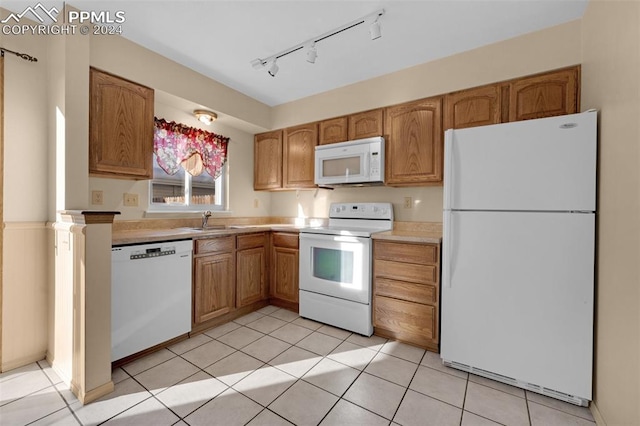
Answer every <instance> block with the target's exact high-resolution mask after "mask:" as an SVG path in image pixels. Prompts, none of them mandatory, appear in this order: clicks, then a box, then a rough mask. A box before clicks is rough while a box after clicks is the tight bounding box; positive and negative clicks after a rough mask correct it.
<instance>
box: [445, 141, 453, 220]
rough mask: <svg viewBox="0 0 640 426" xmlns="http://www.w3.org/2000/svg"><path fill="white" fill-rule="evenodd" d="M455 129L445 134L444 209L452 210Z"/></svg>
mask: <svg viewBox="0 0 640 426" xmlns="http://www.w3.org/2000/svg"><path fill="white" fill-rule="evenodd" d="M452 166H453V129H449V130H447V131H446V132H445V133H444V197H443V198H444V203H443V204H444V209H445V210H448V209H450V208H451V188H452V187H453V171H452V169H453V167H452Z"/></svg>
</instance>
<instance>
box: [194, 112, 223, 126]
mask: <svg viewBox="0 0 640 426" xmlns="http://www.w3.org/2000/svg"><path fill="white" fill-rule="evenodd" d="M193 115H195V116H196V118H197V119H198V121H200V122H201V123H204V124H206V125H207V126H208V125H209V124H211V123H213V122H214V121H216V119H217V118H218V114H216V113H215V112H213V111H208V110H206V109H197V110H195V111H193Z"/></svg>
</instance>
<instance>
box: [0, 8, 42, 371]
mask: <svg viewBox="0 0 640 426" xmlns="http://www.w3.org/2000/svg"><path fill="white" fill-rule="evenodd" d="M7 14H8V12H7V11H6V10H4V9H0V16H1V17H2V18H4V17H5V16H7ZM0 42H1V45H2V46H3V47H6V48H9V49H11V50H15V51H18V52H25V53H28V54H30V55H32V56H35V57H36V58H38V62H27V61H24V60H22V59H20V58H18V57H16V56H14V55H10V54H7V55H6V56H5V61H4V79H5V83H4V96H5V97H4V136H5V141H4V194H3V208H4V223H3V224H2V225H3V226H2V237H3V257H4V258H3V268H2V300H3V306H2V311H1V314H2V346H1V350H2V365H1V366H0V368H1V369H2V371H4V370H7V369H11V368H15V367H18V366H20V365H24V364H27V363H29V362H32V361H35V360H38V359H42V358H43V357H44V354H45V352H46V349H47V335H48V329H47V326H48V303H47V292H48V288H47V286H48V273H49V269H48V265H49V263H48V256H47V237H48V235H47V228H46V226H45V222H46V221H47V219H48V205H49V196H48V190H47V177H48V167H49V146H48V133H47V121H48V112H47V105H46V102H45V101H46V93H47V90H48V85H47V70H48V66H49V61H48V52H47V38H46V37H34V36H6V35H3V36H2V37H1V38H0Z"/></svg>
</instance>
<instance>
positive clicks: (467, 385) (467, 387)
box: [460, 373, 469, 426]
mask: <svg viewBox="0 0 640 426" xmlns="http://www.w3.org/2000/svg"><path fill="white" fill-rule="evenodd" d="M468 391H469V373H467V381H466V382H465V384H464V396H463V398H462V413H460V426H462V419H463V417H464V412H465V409H464V407H465V406H466V405H467V392H468Z"/></svg>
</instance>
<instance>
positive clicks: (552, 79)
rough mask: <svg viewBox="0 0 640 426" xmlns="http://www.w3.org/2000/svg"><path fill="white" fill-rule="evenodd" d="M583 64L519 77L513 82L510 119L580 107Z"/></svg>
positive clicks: (510, 90) (530, 117)
mask: <svg viewBox="0 0 640 426" xmlns="http://www.w3.org/2000/svg"><path fill="white" fill-rule="evenodd" d="M579 83H580V67H579V66H576V67H571V68H566V69H563V70H559V71H553V72H549V73H544V74H538V75H534V76H531V77H524V78H519V79H517V80H513V81H511V82H510V84H509V121H520V120H529V119H532V118H543V117H551V116H554V115H563V114H574V113H576V112H578V111H579V110H580V91H579Z"/></svg>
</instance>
